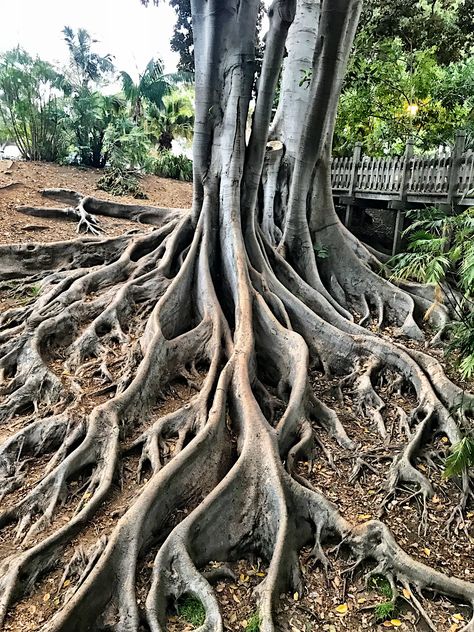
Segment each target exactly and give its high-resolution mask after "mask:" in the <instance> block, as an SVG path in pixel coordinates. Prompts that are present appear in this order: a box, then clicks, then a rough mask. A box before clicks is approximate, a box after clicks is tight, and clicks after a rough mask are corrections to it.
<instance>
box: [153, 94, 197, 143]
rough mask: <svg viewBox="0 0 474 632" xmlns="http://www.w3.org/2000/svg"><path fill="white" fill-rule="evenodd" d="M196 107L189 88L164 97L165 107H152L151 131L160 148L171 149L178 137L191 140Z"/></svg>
mask: <svg viewBox="0 0 474 632" xmlns="http://www.w3.org/2000/svg"><path fill="white" fill-rule="evenodd" d="M193 125H194V107H193V99H192V96H191V93H190V91H189V90H182V89H181V90H173V92H171V93H170V94H167V95H166V96H165V97H164V98H163V107H162V108H161V109H158V108H157V107H156V105H154V106H153V107H151V108H150V131H151V132H152V133H153V134H154V135H155V136H156V138H157V140H158V146H159V148H160V149H162V150H163V149H168V150H169V149H171V148H172V143H173V140H174V139H175V138H177V137H180V138H185V139H187V140H190V139H191V138H192V136H193Z"/></svg>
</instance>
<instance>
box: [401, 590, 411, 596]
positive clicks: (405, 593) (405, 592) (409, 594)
mask: <svg viewBox="0 0 474 632" xmlns="http://www.w3.org/2000/svg"><path fill="white" fill-rule="evenodd" d="M402 592H403V596H404V597H405V599H411V592H410V591H409V590H408V588H404V589H403V591H402Z"/></svg>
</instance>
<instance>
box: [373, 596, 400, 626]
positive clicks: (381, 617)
mask: <svg viewBox="0 0 474 632" xmlns="http://www.w3.org/2000/svg"><path fill="white" fill-rule="evenodd" d="M395 614H396V612H395V604H394V603H393V601H384V602H383V603H378V604H377V605H376V606H375V607H374V615H375V620H376V621H377V622H378V623H382V622H383V621H387V619H393V618H394V616H395Z"/></svg>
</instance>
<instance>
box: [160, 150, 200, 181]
mask: <svg viewBox="0 0 474 632" xmlns="http://www.w3.org/2000/svg"><path fill="white" fill-rule="evenodd" d="M153 172H154V174H155V175H157V176H161V177H162V178H173V179H174V180H184V181H185V182H191V180H192V179H193V161H192V160H190V159H189V158H188V157H187V156H184V155H183V154H179V155H175V154H172V153H171V152H170V151H161V152H160V153H159V154H158V157H157V158H156V160H155V164H154V167H153Z"/></svg>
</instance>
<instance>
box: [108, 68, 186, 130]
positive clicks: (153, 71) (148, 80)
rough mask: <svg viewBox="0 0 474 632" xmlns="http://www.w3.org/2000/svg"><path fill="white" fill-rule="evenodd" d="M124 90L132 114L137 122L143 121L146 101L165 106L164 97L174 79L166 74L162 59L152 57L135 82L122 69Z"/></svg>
mask: <svg viewBox="0 0 474 632" xmlns="http://www.w3.org/2000/svg"><path fill="white" fill-rule="evenodd" d="M120 76H121V78H122V90H123V93H124V95H125V98H126V99H127V101H129V102H130V105H131V110H132V112H131V115H132V118H133V120H134V121H135V123H140V122H142V120H143V118H144V116H145V108H144V102H148V103H150V104H153V105H154V106H155V107H156V108H157V109H158V110H162V109H163V107H164V101H163V98H164V97H165V95H167V94H169V92H170V90H171V88H172V85H173V79H174V78H175V77H174V76H172V75H165V74H164V72H163V63H162V62H161V60H159V59H157V60H154V59H150V61H149V62H148V64H147V66H146V68H145V71H144V73H143V74H141V75H140V76H139V78H138V82H137V83H135V82H134V81H133V79H132V77H131V76H130V75H129V74H128V73H127V72H124V71H122V72H121V73H120Z"/></svg>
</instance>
